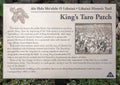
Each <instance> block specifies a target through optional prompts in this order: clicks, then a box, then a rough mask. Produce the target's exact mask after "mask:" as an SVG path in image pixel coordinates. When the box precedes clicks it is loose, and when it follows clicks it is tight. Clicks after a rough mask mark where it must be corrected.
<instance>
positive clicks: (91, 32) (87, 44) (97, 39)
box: [75, 23, 112, 54]
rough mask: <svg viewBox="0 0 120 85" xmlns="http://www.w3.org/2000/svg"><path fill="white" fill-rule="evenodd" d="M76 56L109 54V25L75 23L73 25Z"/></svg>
mask: <svg viewBox="0 0 120 85" xmlns="http://www.w3.org/2000/svg"><path fill="white" fill-rule="evenodd" d="M75 52H76V54H111V53H112V24H111V23H83V24H81V23H77V24H76V25H75Z"/></svg>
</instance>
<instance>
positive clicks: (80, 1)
mask: <svg viewBox="0 0 120 85" xmlns="http://www.w3.org/2000/svg"><path fill="white" fill-rule="evenodd" d="M91 2H92V0H78V3H91Z"/></svg>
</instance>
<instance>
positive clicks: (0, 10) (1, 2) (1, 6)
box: [0, 0, 4, 16]
mask: <svg viewBox="0 0 120 85" xmlns="http://www.w3.org/2000/svg"><path fill="white" fill-rule="evenodd" d="M3 2H4V0H0V16H3Z"/></svg>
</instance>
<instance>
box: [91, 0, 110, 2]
mask: <svg viewBox="0 0 120 85" xmlns="http://www.w3.org/2000/svg"><path fill="white" fill-rule="evenodd" d="M109 1H110V0H93V3H109Z"/></svg>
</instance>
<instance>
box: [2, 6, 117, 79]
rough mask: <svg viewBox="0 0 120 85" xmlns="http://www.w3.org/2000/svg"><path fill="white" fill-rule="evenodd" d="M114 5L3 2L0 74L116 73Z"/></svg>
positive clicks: (76, 75) (86, 75)
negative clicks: (0, 71) (1, 71)
mask: <svg viewBox="0 0 120 85" xmlns="http://www.w3.org/2000/svg"><path fill="white" fill-rule="evenodd" d="M115 28H116V5H115V4H4V29H3V36H4V38H3V39H4V40H3V44H4V45H3V78H5V79H9V78H41V79H44V78H54V79H55V78H76V79H77V78H116V36H115Z"/></svg>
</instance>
